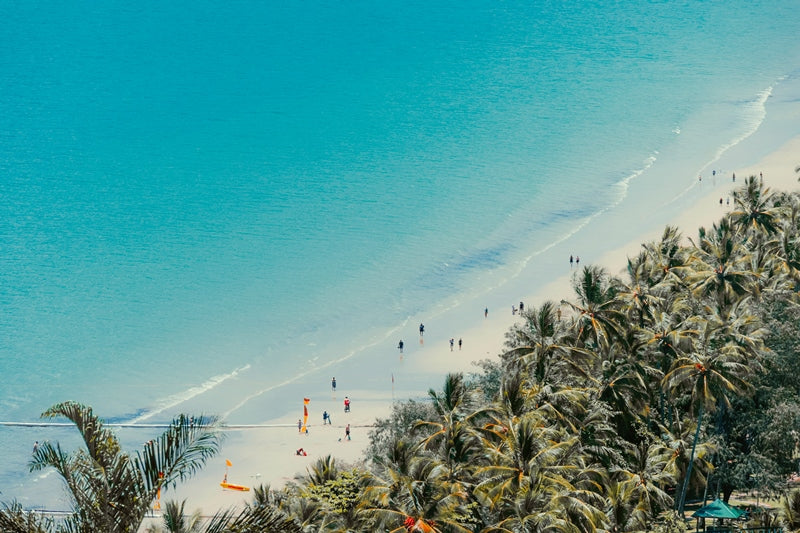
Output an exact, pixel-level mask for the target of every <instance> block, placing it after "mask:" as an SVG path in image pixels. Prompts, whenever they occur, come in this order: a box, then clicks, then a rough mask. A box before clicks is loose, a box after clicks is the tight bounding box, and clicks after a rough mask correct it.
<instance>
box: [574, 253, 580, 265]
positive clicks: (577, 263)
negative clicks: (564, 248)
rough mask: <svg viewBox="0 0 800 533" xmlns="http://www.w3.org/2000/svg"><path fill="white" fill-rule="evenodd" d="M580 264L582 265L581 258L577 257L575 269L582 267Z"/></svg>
mask: <svg viewBox="0 0 800 533" xmlns="http://www.w3.org/2000/svg"><path fill="white" fill-rule="evenodd" d="M580 264H581V256H579V255H576V256H575V268H578V267H579V266H580Z"/></svg>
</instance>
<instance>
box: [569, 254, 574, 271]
mask: <svg viewBox="0 0 800 533" xmlns="http://www.w3.org/2000/svg"><path fill="white" fill-rule="evenodd" d="M574 261H575V258H574V257H572V256H571V255H570V256H569V267H570V268H572V263H573V262H574Z"/></svg>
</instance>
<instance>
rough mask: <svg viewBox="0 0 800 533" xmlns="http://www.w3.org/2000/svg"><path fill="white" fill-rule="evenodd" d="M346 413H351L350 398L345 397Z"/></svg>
mask: <svg viewBox="0 0 800 533" xmlns="http://www.w3.org/2000/svg"><path fill="white" fill-rule="evenodd" d="M344 412H345V413H349V412H350V398H349V397H348V396H345V397H344Z"/></svg>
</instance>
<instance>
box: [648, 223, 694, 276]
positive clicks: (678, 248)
mask: <svg viewBox="0 0 800 533" xmlns="http://www.w3.org/2000/svg"><path fill="white" fill-rule="evenodd" d="M681 240H682V237H681V233H680V231H678V228H676V227H674V226H667V227H665V228H664V233H663V234H662V235H661V240H659V241H654V242H650V243H647V244H644V245H643V247H644V249H645V252H647V256H648V258H649V260H650V261H649V264H650V266H651V270H650V280H651V281H650V284H651V285H652V286H653V287H658V288H659V289H660V290H670V289H673V288H677V287H679V286H681V285H682V284H683V275H684V272H685V271H686V270H688V266H687V260H688V257H689V254H688V252H687V250H686V248H685V247H684V246H682V245H681Z"/></svg>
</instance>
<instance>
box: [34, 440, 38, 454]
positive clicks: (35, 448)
mask: <svg viewBox="0 0 800 533" xmlns="http://www.w3.org/2000/svg"><path fill="white" fill-rule="evenodd" d="M38 451H39V441H38V440H37V441H36V442H34V443H33V453H36V452H38Z"/></svg>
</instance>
